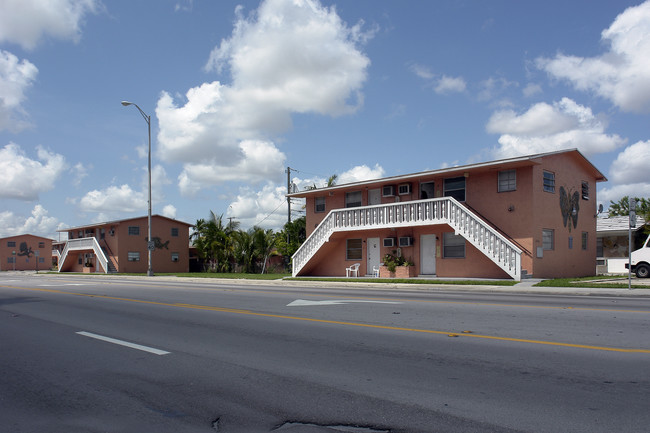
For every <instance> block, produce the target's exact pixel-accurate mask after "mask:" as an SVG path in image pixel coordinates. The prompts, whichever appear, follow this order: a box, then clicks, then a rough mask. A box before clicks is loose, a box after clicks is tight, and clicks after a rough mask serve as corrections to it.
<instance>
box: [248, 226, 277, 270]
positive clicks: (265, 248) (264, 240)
mask: <svg viewBox="0 0 650 433" xmlns="http://www.w3.org/2000/svg"><path fill="white" fill-rule="evenodd" d="M253 229H254V234H253V237H254V245H255V252H256V255H257V257H258V258H259V259H261V260H262V274H263V273H264V272H265V271H266V262H267V261H268V259H269V256H271V254H272V253H273V251H274V250H275V241H276V236H275V234H274V233H273V230H271V229H267V230H264V229H262V228H260V227H253Z"/></svg>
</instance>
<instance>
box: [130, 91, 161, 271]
mask: <svg viewBox="0 0 650 433" xmlns="http://www.w3.org/2000/svg"><path fill="white" fill-rule="evenodd" d="M122 105H124V106H125V107H128V106H129V105H133V106H134V107H135V108H137V109H138V111H139V112H140V114H141V115H142V117H143V118H144V120H145V121H146V122H147V130H148V132H149V166H148V169H149V214H148V220H147V276H149V277H153V269H152V268H151V251H152V250H153V248H152V246H153V245H154V243H153V240H152V239H151V116H148V115H147V114H146V113H145V112H144V111H142V109H141V108H140V107H138V104H135V103H133V102H129V101H122Z"/></svg>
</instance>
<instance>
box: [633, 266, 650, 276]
mask: <svg viewBox="0 0 650 433" xmlns="http://www.w3.org/2000/svg"><path fill="white" fill-rule="evenodd" d="M635 274H636V277H637V278H648V274H650V266H648V265H646V264H643V265H638V266H637V267H636V270H635Z"/></svg>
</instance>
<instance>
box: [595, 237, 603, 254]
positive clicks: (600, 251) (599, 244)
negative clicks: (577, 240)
mask: <svg viewBox="0 0 650 433" xmlns="http://www.w3.org/2000/svg"><path fill="white" fill-rule="evenodd" d="M603 253H604V250H603V238H597V239H596V257H603Z"/></svg>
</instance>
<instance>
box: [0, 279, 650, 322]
mask: <svg viewBox="0 0 650 433" xmlns="http://www.w3.org/2000/svg"><path fill="white" fill-rule="evenodd" d="M75 281H78V280H75ZM261 281H263V280H261ZM70 282H72V280H70ZM106 284H121V283H120V282H117V281H110V282H107V283H106ZM129 284H133V285H137V286H145V287H146V286H149V287H155V286H152V284H151V283H150V282H144V283H143V282H131V281H129ZM219 284H226V283H219ZM0 287H3V286H0ZM162 287H164V288H168V289H182V290H210V291H214V290H220V291H228V292H244V293H246V292H254V293H263V294H269V295H295V292H286V291H275V290H274V291H271V290H260V289H243V288H235V287H228V288H222V287H187V286H181V285H178V286H174V285H169V286H162ZM300 296H301V297H312V298H333V299H362V300H370V301H394V302H416V303H429V304H448V305H478V306H486V307H508V308H539V309H546V310H575V311H599V312H608V313H635V314H650V310H649V311H645V310H623V309H616V308H589V307H569V306H561V305H559V306H552V305H522V304H517V305H515V304H504V303H495V302H469V301H442V300H431V299H408V298H382V297H367V296H351V295H336V294H334V295H326V294H320V293H301V294H300Z"/></svg>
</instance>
